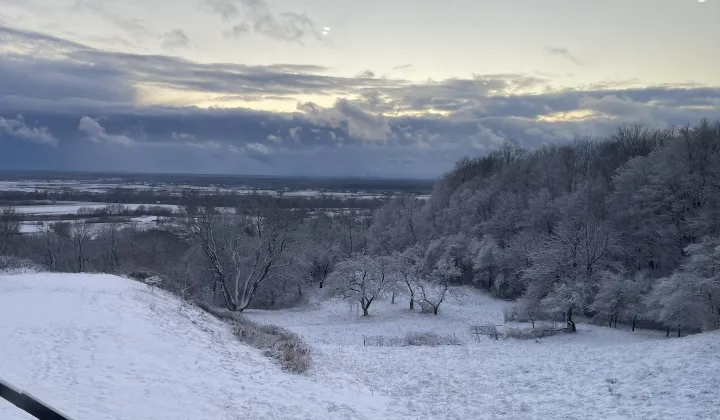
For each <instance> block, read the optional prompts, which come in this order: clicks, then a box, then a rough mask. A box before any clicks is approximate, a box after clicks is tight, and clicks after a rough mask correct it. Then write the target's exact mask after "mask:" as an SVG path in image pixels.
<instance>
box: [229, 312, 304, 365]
mask: <svg viewBox="0 0 720 420" xmlns="http://www.w3.org/2000/svg"><path fill="white" fill-rule="evenodd" d="M235 334H236V335H237V336H238V338H239V339H240V341H242V342H244V343H246V344H248V345H250V346H252V347H255V348H256V349H259V350H262V352H263V354H265V355H266V356H268V357H270V358H273V359H275V360H277V361H278V362H279V363H280V365H281V366H282V367H283V368H284V369H287V370H289V371H291V372H295V373H303V372H307V371H308V370H309V369H310V366H311V364H312V363H311V362H312V361H311V356H310V347H309V346H308V345H307V344H305V342H304V341H303V340H302V338H300V336H299V335H297V334H295V333H293V332H291V331H289V330H286V329H285V328H281V327H278V326H277V325H262V324H258V323H255V322H252V321H250V320H248V319H246V318H243V317H239V318H238V320H237V321H236V322H235Z"/></svg>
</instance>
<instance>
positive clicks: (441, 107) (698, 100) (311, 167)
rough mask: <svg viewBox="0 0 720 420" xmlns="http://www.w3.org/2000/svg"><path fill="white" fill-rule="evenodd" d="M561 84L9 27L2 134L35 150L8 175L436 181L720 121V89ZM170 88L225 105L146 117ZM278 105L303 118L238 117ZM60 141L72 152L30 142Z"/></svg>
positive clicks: (11, 152)
mask: <svg viewBox="0 0 720 420" xmlns="http://www.w3.org/2000/svg"><path fill="white" fill-rule="evenodd" d="M261 5H262V4H259V5H258V6H257V7H260V6H261ZM360 76H368V74H364V75H360ZM547 84H548V79H547V78H545V77H539V76H537V75H527V74H485V75H474V76H472V77H465V78H451V79H446V80H427V81H424V82H411V81H408V80H404V79H402V78H391V77H387V78H377V77H338V76H333V75H331V74H329V72H328V69H327V68H325V67H322V66H314V65H298V64H283V63H278V64H273V65H266V66H247V65H237V64H222V63H196V62H192V61H189V60H184V59H180V58H177V57H170V56H165V55H140V54H126V53H119V52H111V51H104V50H101V49H98V48H91V47H88V46H85V45H82V44H79V43H75V42H71V41H68V40H65V39H62V38H59V37H54V36H51V35H46V34H42V33H37V32H31V31H24V30H20V29H15V28H8V27H3V26H0V118H3V120H2V128H1V129H0V133H1V134H0V135H1V136H2V137H3V139H4V138H6V137H7V138H13V139H18V140H29V137H32V138H33V140H32V141H14V142H13V143H12V147H4V148H3V150H2V153H0V167H3V168H25V169H32V168H35V169H58V170H60V169H65V170H70V169H76V170H77V169H81V170H124V171H132V170H135V171H148V170H152V171H171V172H220V173H246V174H259V175H318V176H319V175H329V176H343V175H355V176H357V175H371V176H414V177H432V176H436V175H438V174H440V173H442V172H443V171H445V170H447V169H448V168H450V167H452V164H453V163H454V161H456V160H457V159H459V158H460V157H462V156H465V155H482V154H485V153H488V151H491V150H493V149H494V148H496V147H497V146H498V144H500V143H501V142H502V140H504V139H506V138H511V139H515V140H517V141H518V142H519V143H520V144H522V145H523V146H526V147H538V146H540V145H542V144H545V143H548V142H559V143H562V142H568V141H572V140H573V139H574V138H578V137H587V136H592V137H595V138H598V137H602V136H606V135H608V134H611V133H612V132H613V131H614V129H615V127H617V125H620V124H625V123H634V122H642V123H645V124H647V125H650V126H653V127H664V126H670V125H681V124H685V123H695V122H697V121H699V120H700V119H701V118H704V117H707V118H710V119H716V118H720V106H719V105H720V89H719V88H717V87H712V86H697V85H683V86H649V87H632V85H615V86H614V85H612V84H607V85H594V86H590V87H588V88H585V89H565V90H561V91H554V90H548V89H546V86H547ZM158 87H161V88H162V89H165V90H167V91H170V92H173V93H174V94H176V95H177V96H182V95H184V94H185V92H191V93H192V95H207V97H208V98H210V99H209V100H208V101H210V102H211V103H213V102H212V101H214V103H217V104H222V105H223V106H224V108H218V107H210V108H199V107H195V106H191V105H188V106H180V105H169V104H157V105H148V104H143V102H142V101H141V100H140V98H141V97H142V93H143V89H149V90H148V92H153V91H152V90H151V89H154V88H158ZM293 98H302V99H303V101H302V102H298V101H297V100H295V99H293ZM307 98H310V101H308V99H307ZM315 98H333V100H334V102H333V101H329V102H323V104H322V105H321V103H320V101H319V100H317V99H315ZM211 100H212V101H211ZM267 100H272V101H290V100H292V101H294V102H295V103H297V107H296V109H295V110H293V111H292V112H271V111H261V110H254V109H248V108H228V107H229V106H231V105H232V102H231V101H242V102H243V103H246V104H249V106H255V103H256V102H258V101H267ZM313 101H316V102H313ZM327 103H329V105H326V104H327ZM18 114H22V115H24V118H18V117H15V116H16V115H18ZM100 116H102V117H100ZM78 121H80V123H78ZM9 132H12V133H13V134H8V133H9ZM42 133H46V134H42ZM50 133H52V134H50ZM51 139H61V141H60V142H57V147H54V148H52V149H50V148H39V147H38V146H37V145H36V144H32V142H36V143H38V142H39V143H43V142H44V143H47V144H52V140H51ZM110 144H118V145H126V146H129V145H132V147H108V145H110ZM38 149H41V150H38ZM45 149H47V151H44V150H45ZM318 162H321V164H318Z"/></svg>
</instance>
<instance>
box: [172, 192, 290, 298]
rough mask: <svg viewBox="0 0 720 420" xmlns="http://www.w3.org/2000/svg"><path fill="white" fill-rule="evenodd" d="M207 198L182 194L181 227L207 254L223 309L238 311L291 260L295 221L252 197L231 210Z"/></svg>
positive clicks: (214, 287)
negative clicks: (182, 226) (183, 218)
mask: <svg viewBox="0 0 720 420" xmlns="http://www.w3.org/2000/svg"><path fill="white" fill-rule="evenodd" d="M213 200H214V199H213V198H211V197H199V196H197V195H191V194H189V195H187V196H186V205H185V206H184V214H185V230H186V233H187V234H189V235H190V236H191V237H192V238H193V239H194V240H195V241H196V242H197V243H198V244H199V245H200V247H201V248H202V250H203V252H204V253H205V256H206V257H207V263H208V267H209V270H210V272H211V273H212V275H213V278H214V286H213V289H214V290H217V289H219V292H221V293H222V296H223V300H224V303H225V306H226V307H227V308H228V309H229V310H231V311H238V312H241V311H243V310H245V309H246V308H247V307H248V306H249V305H250V303H251V301H252V299H253V297H254V296H255V292H256V291H257V289H258V287H259V286H260V285H261V284H262V283H264V282H265V281H267V280H269V279H271V278H273V277H274V276H276V275H277V274H278V272H279V271H280V270H282V269H283V268H286V267H288V266H289V265H291V264H292V263H293V255H291V251H292V250H293V249H294V247H292V246H291V245H292V244H293V243H294V241H295V236H294V233H295V228H296V224H293V223H292V221H291V220H290V219H289V216H288V215H287V214H286V213H285V212H283V211H281V210H279V209H277V208H274V207H272V206H268V205H263V204H262V203H261V202H259V201H253V198H252V197H249V198H247V200H248V201H247V204H248V205H247V206H244V207H241V208H238V209H235V211H234V212H233V211H230V210H227V209H224V208H220V207H218V206H217V205H216V202H213Z"/></svg>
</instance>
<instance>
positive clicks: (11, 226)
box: [0, 207, 20, 255]
mask: <svg viewBox="0 0 720 420" xmlns="http://www.w3.org/2000/svg"><path fill="white" fill-rule="evenodd" d="M19 234H20V214H19V213H18V212H17V211H16V210H15V208H14V207H4V208H2V209H0V255H2V254H5V253H7V252H9V251H10V248H11V246H12V243H13V241H14V240H15V238H16V237H17V236H18V235H19Z"/></svg>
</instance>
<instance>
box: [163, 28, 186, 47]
mask: <svg viewBox="0 0 720 420" xmlns="http://www.w3.org/2000/svg"><path fill="white" fill-rule="evenodd" d="M162 46H163V48H164V49H166V50H175V49H179V48H188V47H189V46H190V38H188V36H187V34H185V32H184V31H183V30H182V29H174V30H172V31H170V32H166V33H164V34H163V35H162Z"/></svg>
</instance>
